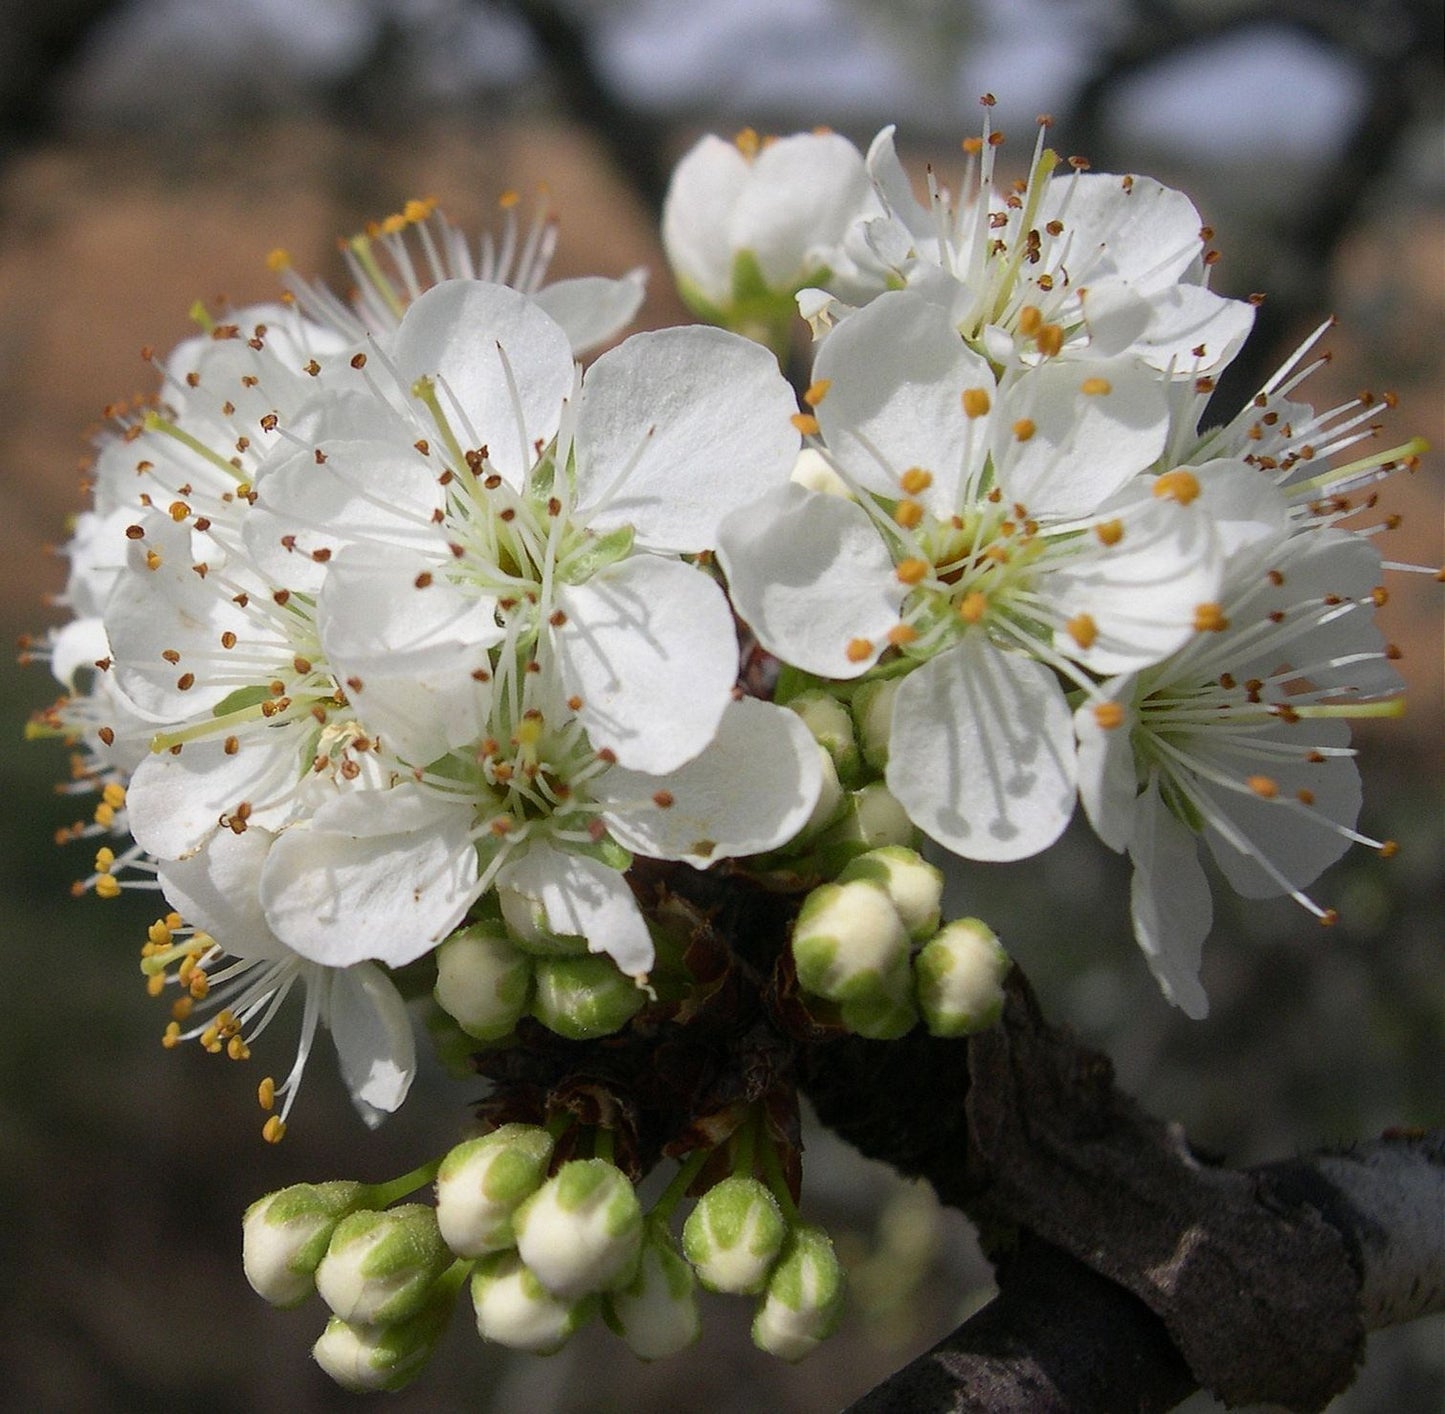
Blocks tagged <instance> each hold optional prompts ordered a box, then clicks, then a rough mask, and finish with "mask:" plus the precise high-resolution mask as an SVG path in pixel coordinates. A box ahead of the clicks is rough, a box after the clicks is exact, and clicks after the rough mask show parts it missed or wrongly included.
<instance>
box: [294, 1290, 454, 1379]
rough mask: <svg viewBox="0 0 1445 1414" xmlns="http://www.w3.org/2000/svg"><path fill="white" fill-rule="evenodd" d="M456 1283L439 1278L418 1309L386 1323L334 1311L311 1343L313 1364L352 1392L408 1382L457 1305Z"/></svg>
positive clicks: (433, 1348) (420, 1367)
mask: <svg viewBox="0 0 1445 1414" xmlns="http://www.w3.org/2000/svg"><path fill="white" fill-rule="evenodd" d="M456 1292H457V1289H456V1284H455V1283H454V1282H439V1283H437V1284H435V1285H434V1286H433V1287H432V1288H431V1290H430V1292H429V1293H428V1294H427V1298H426V1300H425V1301H424V1302H423V1304H422V1306H421V1308H420V1309H419V1310H418V1311H415V1312H414V1313H413V1314H412V1315H410V1316H408V1317H407V1318H406V1320H404V1321H393V1322H391V1323H390V1324H389V1325H379V1326H375V1325H360V1324H356V1325H353V1324H352V1323H350V1322H348V1321H343V1320H342V1319H341V1317H340V1316H333V1317H332V1318H331V1319H330V1320H329V1321H328V1322H327V1323H326V1329H325V1330H324V1331H322V1332H321V1338H320V1339H319V1340H318V1341H317V1342H316V1344H315V1345H313V1346H312V1347H311V1354H312V1357H313V1358H314V1359H315V1361H316V1363H317V1364H318V1365H320V1366H321V1368H322V1369H323V1370H325V1371H326V1373H327V1374H328V1375H330V1376H331V1378H332V1379H333V1380H335V1381H336V1383H337V1384H339V1385H340V1386H341V1387H342V1389H345V1390H350V1391H351V1393H352V1394H371V1393H373V1392H375V1391H377V1390H397V1389H401V1388H402V1386H403V1385H407V1384H410V1383H411V1381H412V1380H414V1379H415V1378H416V1377H417V1376H418V1375H419V1374H420V1373H421V1372H422V1370H423V1369H424V1368H425V1366H426V1363H427V1361H428V1360H430V1359H431V1357H432V1355H433V1353H434V1352H435V1351H436V1348H437V1345H438V1343H439V1342H440V1341H441V1338H442V1335H443V1334H444V1333H445V1331H446V1328H447V1323H448V1322H449V1321H450V1320H451V1315H452V1312H453V1310H455V1308H456V1304H457V1303H456Z"/></svg>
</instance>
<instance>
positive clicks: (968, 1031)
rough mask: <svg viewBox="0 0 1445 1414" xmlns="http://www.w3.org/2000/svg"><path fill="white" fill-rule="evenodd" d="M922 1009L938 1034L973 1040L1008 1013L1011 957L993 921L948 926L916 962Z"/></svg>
mask: <svg viewBox="0 0 1445 1414" xmlns="http://www.w3.org/2000/svg"><path fill="white" fill-rule="evenodd" d="M913 966H914V974H915V976H916V978H917V982H918V1005H919V1009H920V1010H921V1011H922V1012H923V1021H924V1024H925V1025H926V1026H927V1027H928V1029H929V1030H930V1031H931V1032H932V1033H933V1034H934V1035H935V1036H969V1035H972V1034H973V1033H974V1032H975V1031H982V1030H983V1029H984V1028H985V1027H986V1026H992V1025H993V1023H994V1022H995V1021H997V1020H998V1018H999V1015H1000V1013H1001V1012H1002V1011H1003V999H1004V992H1003V982H1004V978H1005V977H1006V976H1007V975H1008V970H1009V966H1010V963H1009V956H1008V954H1007V953H1006V952H1005V951H1004V950H1003V947H1002V946H1001V945H1000V943H999V940H998V937H997V935H996V934H995V933H994V931H993V929H992V928H990V927H989V926H988V924H987V923H983V922H981V921H980V920H979V919H977V918H960V919H957V920H956V921H954V922H952V923H947V924H945V925H944V927H943V928H942V929H940V931H939V932H938V934H937V936H936V937H934V938H933V939H931V940H930V941H929V942H928V943H927V944H925V945H924V947H923V949H922V950H921V951H920V952H919V954H918V956H917V958H916V959H915V960H914V964H913Z"/></svg>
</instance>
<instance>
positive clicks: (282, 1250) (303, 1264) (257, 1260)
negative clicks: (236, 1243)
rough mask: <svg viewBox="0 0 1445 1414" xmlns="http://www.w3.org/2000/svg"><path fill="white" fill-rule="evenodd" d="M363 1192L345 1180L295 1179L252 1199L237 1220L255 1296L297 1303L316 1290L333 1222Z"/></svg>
mask: <svg viewBox="0 0 1445 1414" xmlns="http://www.w3.org/2000/svg"><path fill="white" fill-rule="evenodd" d="M365 1195H366V1188H365V1185H363V1184H360V1183H354V1182H352V1181H350V1180H349V1179H347V1180H337V1181H336V1182H334V1183H296V1184H293V1185H292V1186H291V1187H290V1188H283V1189H281V1190H280V1191H279V1192H277V1193H268V1194H267V1195H266V1196H265V1197H264V1198H260V1199H257V1201H256V1202H254V1203H252V1204H251V1206H250V1207H249V1208H247V1209H246V1216H245V1217H244V1218H243V1219H242V1221H241V1264H242V1266H243V1267H244V1268H245V1271H246V1280H247V1281H249V1282H250V1283H251V1286H252V1288H253V1289H254V1290H255V1292H256V1294H257V1295H258V1296H261V1297H263V1298H265V1300H267V1301H269V1302H270V1303H271V1304H272V1305H273V1306H299V1305H300V1304H301V1302H303V1301H304V1300H305V1299H306V1298H307V1297H308V1296H310V1295H311V1293H312V1292H313V1291H315V1289H316V1268H317V1265H318V1264H319V1263H320V1261H321V1259H322V1258H323V1257H324V1256H325V1255H326V1248H327V1245H328V1244H329V1243H330V1241H331V1234H332V1233H333V1232H335V1231H336V1224H337V1223H339V1222H340V1221H341V1219H342V1218H344V1217H345V1216H346V1215H347V1214H348V1213H351V1212H354V1211H355V1210H356V1209H357V1208H358V1207H360V1206H361V1204H362V1203H363V1202H364V1201H365Z"/></svg>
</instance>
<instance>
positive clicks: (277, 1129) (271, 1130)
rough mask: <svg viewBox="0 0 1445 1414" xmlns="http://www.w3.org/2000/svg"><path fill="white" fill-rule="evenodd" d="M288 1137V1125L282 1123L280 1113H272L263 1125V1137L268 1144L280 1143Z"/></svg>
mask: <svg viewBox="0 0 1445 1414" xmlns="http://www.w3.org/2000/svg"><path fill="white" fill-rule="evenodd" d="M285 1137H286V1126H285V1125H284V1124H282V1123H281V1116H280V1115H272V1116H271V1118H270V1119H268V1120H267V1121H266V1123H265V1124H263V1125H262V1126H261V1138H262V1139H264V1140H265V1141H266V1142H267V1143H268V1144H279V1143H280V1142H281V1141H282V1140H283V1139H284V1138H285Z"/></svg>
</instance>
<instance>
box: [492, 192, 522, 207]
mask: <svg viewBox="0 0 1445 1414" xmlns="http://www.w3.org/2000/svg"><path fill="white" fill-rule="evenodd" d="M521 199H522V196H521V193H520V192H515V191H504V192H503V193H502V194H501V196H499V197H498V198H497V205H498V206H500V207H501V208H502V210H503V211H510V210H511V209H512V207H514V206H515V205H516V204H517V203H518V202H519V201H521Z"/></svg>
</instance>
